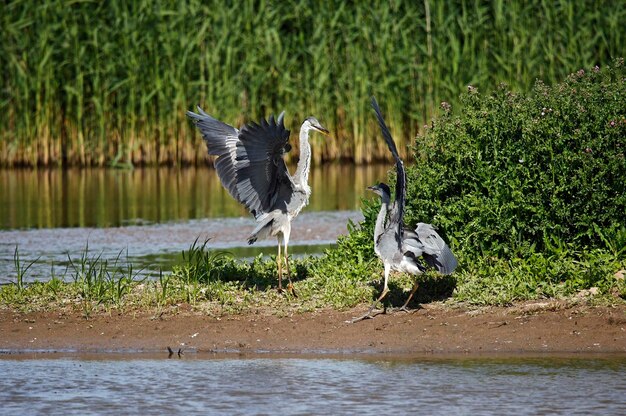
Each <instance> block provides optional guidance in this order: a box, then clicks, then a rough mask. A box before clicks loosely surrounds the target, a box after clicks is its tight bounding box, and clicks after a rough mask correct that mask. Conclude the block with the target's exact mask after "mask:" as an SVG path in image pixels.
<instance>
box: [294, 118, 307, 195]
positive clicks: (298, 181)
mask: <svg viewBox="0 0 626 416" xmlns="http://www.w3.org/2000/svg"><path fill="white" fill-rule="evenodd" d="M310 130H311V124H310V123H309V121H308V120H305V121H304V123H302V127H300V160H299V161H298V167H297V168H296V173H295V174H294V175H293V181H294V184H295V185H296V186H299V187H301V188H302V189H304V191H305V192H306V193H307V195H309V194H310V193H311V188H309V170H310V169H311V145H310V144H309V131H310Z"/></svg>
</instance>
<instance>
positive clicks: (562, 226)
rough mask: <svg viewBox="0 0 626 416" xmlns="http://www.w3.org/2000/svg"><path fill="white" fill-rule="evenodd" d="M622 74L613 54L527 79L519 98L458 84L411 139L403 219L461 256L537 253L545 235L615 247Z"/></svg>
mask: <svg viewBox="0 0 626 416" xmlns="http://www.w3.org/2000/svg"><path fill="white" fill-rule="evenodd" d="M625 80H626V70H625V67H624V63H623V60H622V59H620V60H616V61H615V62H614V63H613V65H611V66H607V67H605V68H598V67H596V68H593V69H591V70H587V71H585V70H582V69H581V70H580V71H578V72H576V73H574V74H572V75H570V76H569V77H567V79H566V80H565V81H564V82H562V83H560V84H557V85H555V86H553V87H550V86H547V85H545V84H543V83H542V82H541V81H537V83H536V85H535V88H534V91H533V93H532V94H531V95H530V96H528V97H525V96H522V95H518V94H514V93H512V92H510V91H509V90H507V88H506V87H505V86H500V87H499V88H498V89H497V90H496V91H495V92H493V93H491V94H487V95H483V94H480V93H479V92H478V91H477V90H476V89H475V88H473V87H471V86H470V87H468V91H467V93H465V94H464V95H463V96H462V97H461V102H462V108H461V109H460V111H458V112H451V111H448V112H446V114H445V115H444V116H443V117H441V118H440V119H438V120H436V121H434V122H433V123H432V126H430V127H429V128H428V129H427V131H426V133H425V134H424V135H422V136H418V137H417V140H416V143H415V148H414V151H415V156H416V163H415V164H414V165H413V166H412V167H410V168H408V169H407V177H408V185H409V188H408V195H409V196H410V197H409V201H408V204H407V212H408V221H409V222H416V221H418V220H419V221H427V222H433V223H434V224H436V225H438V226H439V227H440V228H441V229H442V230H444V231H445V232H446V233H447V234H448V237H449V238H450V239H451V240H452V242H453V243H454V245H455V246H456V248H457V250H459V249H460V250H463V251H464V252H466V253H467V254H471V255H478V254H483V253H484V254H489V255H492V256H501V255H509V256H510V255H513V254H523V253H527V252H532V251H535V250H538V251H542V250H545V249H546V248H548V245H549V244H550V242H551V241H553V240H556V241H561V242H565V243H569V244H573V247H574V248H576V249H582V248H584V247H597V248H606V249H611V250H614V251H615V250H619V249H621V248H622V247H624V246H625V245H626V231H625V229H624V218H625V217H626V160H625V159H624V152H625V151H626V82H625ZM444 107H446V108H447V107H448V106H447V105H445V104H444Z"/></svg>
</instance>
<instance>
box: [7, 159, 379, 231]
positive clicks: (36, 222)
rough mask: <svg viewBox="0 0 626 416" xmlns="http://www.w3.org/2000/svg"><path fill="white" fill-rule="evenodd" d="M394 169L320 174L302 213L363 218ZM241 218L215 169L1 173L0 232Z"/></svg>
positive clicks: (333, 168)
mask: <svg viewBox="0 0 626 416" xmlns="http://www.w3.org/2000/svg"><path fill="white" fill-rule="evenodd" d="M389 168H390V166H386V165H371V166H359V167H355V166H352V165H348V164H344V165H325V166H323V167H315V168H313V170H312V172H311V174H310V177H309V182H310V185H311V189H312V194H311V199H310V201H309V205H308V206H307V207H306V208H305V210H304V211H303V212H319V211H354V210H357V209H358V208H359V202H360V199H361V198H362V197H363V196H365V195H366V194H367V192H368V191H367V190H366V188H367V187H368V186H370V185H372V184H374V183H376V182H377V181H381V180H385V179H386V177H387V171H388V169H389ZM290 169H291V171H292V172H293V171H294V170H295V169H294V168H293V167H291V168H290ZM370 194H371V193H370ZM242 216H243V217H249V214H248V213H247V211H246V210H245V208H243V207H242V206H241V205H239V204H238V203H237V202H235V201H234V200H233V198H232V197H231V196H230V195H229V194H228V193H227V192H226V191H224V189H223V188H222V186H221V185H220V182H219V179H218V177H217V175H216V173H215V171H214V170H212V169H209V168H200V169H196V168H188V169H168V168H145V169H135V170H115V169H91V170H89V169H86V170H59V169H57V170H39V171H36V170H21V169H20V170H14V169H13V170H12V169H0V230H1V229H4V230H14V229H32V228H67V227H83V228H94V227H96V228H105V227H120V226H127V225H149V224H154V223H167V222H171V221H187V220H193V219H202V218H226V217H242Z"/></svg>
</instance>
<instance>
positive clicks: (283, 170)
mask: <svg viewBox="0 0 626 416" xmlns="http://www.w3.org/2000/svg"><path fill="white" fill-rule="evenodd" d="M187 115H188V116H189V117H191V118H192V119H193V120H194V121H195V123H196V125H197V126H198V128H199V129H200V132H201V133H202V138H203V139H204V141H205V142H206V144H207V148H208V151H209V154H210V155H214V156H217V158H216V160H215V169H216V170H217V174H218V176H219V178H220V181H221V182H222V185H223V186H224V188H226V189H227V190H228V192H229V193H230V194H231V195H232V196H233V198H235V199H236V200H237V201H239V202H240V203H241V204H243V205H245V206H246V208H248V210H249V211H250V212H251V213H252V215H254V216H255V218H258V217H259V216H260V215H262V214H264V213H267V212H269V211H271V210H273V209H275V208H276V207H275V205H276V204H277V202H280V201H278V198H279V196H280V198H282V199H285V198H287V197H288V196H290V195H291V194H292V193H293V183H292V182H291V179H290V177H289V172H288V170H287V166H286V165H285V161H284V159H283V155H284V154H285V153H286V152H287V151H289V148H290V147H289V144H288V140H289V130H287V129H286V128H285V125H284V121H283V117H284V113H281V114H280V116H278V121H275V120H274V116H271V117H270V118H269V120H268V121H266V120H262V121H261V124H260V125H259V124H256V123H250V124H248V125H245V126H243V127H242V128H241V130H237V129H235V128H234V127H232V126H229V125H228V124H225V123H222V122H221V121H219V120H216V119H214V118H213V117H211V116H209V115H208V114H206V113H205V112H204V111H202V109H200V108H198V114H196V113H193V112H191V111H188V112H187Z"/></svg>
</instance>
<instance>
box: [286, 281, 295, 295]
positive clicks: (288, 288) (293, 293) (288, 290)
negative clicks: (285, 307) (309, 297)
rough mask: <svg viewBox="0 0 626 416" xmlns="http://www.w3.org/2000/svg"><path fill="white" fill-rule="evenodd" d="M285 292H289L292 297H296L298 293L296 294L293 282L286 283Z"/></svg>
mask: <svg viewBox="0 0 626 416" xmlns="http://www.w3.org/2000/svg"><path fill="white" fill-rule="evenodd" d="M287 293H289V294H290V295H291V296H293V297H294V298H297V297H298V295H297V294H296V289H295V288H294V287H293V283H291V282H289V284H288V285H287Z"/></svg>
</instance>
